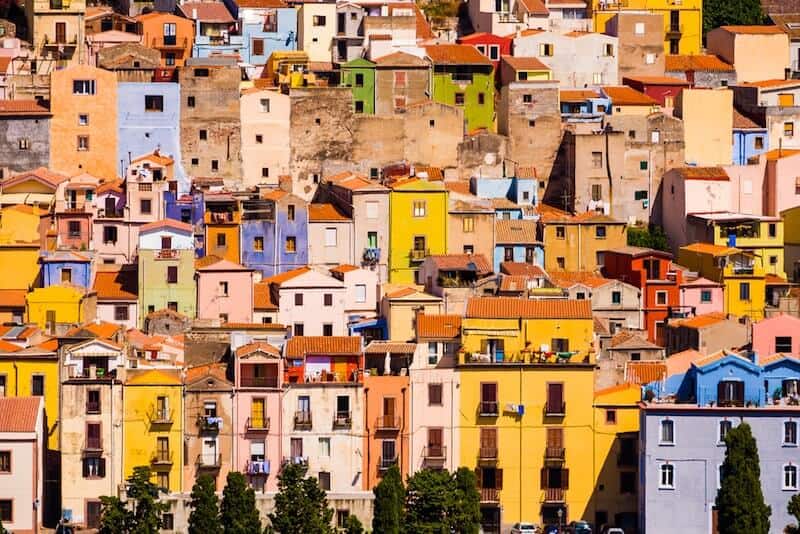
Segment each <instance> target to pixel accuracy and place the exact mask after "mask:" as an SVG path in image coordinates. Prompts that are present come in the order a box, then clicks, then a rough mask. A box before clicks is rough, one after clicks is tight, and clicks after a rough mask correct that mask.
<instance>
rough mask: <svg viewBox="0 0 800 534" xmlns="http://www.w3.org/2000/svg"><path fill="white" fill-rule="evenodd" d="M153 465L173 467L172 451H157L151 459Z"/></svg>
mask: <svg viewBox="0 0 800 534" xmlns="http://www.w3.org/2000/svg"><path fill="white" fill-rule="evenodd" d="M150 463H151V464H153V465H172V451H156V452H154V453H153V455H152V456H151V457H150Z"/></svg>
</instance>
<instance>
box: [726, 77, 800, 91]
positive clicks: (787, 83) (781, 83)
mask: <svg viewBox="0 0 800 534" xmlns="http://www.w3.org/2000/svg"><path fill="white" fill-rule="evenodd" d="M739 85H741V86H744V87H758V88H759V89H779V88H783V87H786V88H789V87H798V86H800V80H791V79H790V80H787V79H785V78H777V79H773V80H758V81H755V82H742V83H740V84H739Z"/></svg>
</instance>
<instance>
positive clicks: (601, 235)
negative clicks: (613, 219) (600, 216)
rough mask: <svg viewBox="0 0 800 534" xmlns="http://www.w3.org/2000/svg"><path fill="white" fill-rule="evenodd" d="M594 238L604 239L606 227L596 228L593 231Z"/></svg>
mask: <svg viewBox="0 0 800 534" xmlns="http://www.w3.org/2000/svg"><path fill="white" fill-rule="evenodd" d="M594 236H595V237H596V238H597V239H605V238H606V227H605V226H596V227H595V229H594Z"/></svg>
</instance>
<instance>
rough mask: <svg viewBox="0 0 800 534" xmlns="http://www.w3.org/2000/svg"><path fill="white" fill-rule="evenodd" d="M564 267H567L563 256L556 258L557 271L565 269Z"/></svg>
mask: <svg viewBox="0 0 800 534" xmlns="http://www.w3.org/2000/svg"><path fill="white" fill-rule="evenodd" d="M566 265H567V262H566V260H565V259H564V256H558V257H557V258H556V267H558V268H559V269H565V268H566Z"/></svg>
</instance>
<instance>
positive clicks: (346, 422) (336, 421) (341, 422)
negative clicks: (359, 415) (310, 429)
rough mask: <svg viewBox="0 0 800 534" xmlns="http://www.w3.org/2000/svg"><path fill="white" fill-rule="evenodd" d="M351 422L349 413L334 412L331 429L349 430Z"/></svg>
mask: <svg viewBox="0 0 800 534" xmlns="http://www.w3.org/2000/svg"><path fill="white" fill-rule="evenodd" d="M352 424H353V422H352V419H351V418H350V412H336V415H334V416H333V429H334V430H336V429H340V428H350V427H351V426H352Z"/></svg>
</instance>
